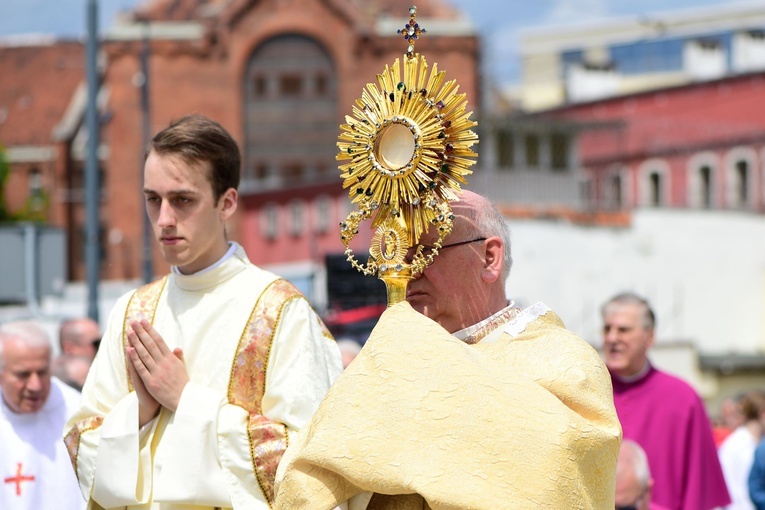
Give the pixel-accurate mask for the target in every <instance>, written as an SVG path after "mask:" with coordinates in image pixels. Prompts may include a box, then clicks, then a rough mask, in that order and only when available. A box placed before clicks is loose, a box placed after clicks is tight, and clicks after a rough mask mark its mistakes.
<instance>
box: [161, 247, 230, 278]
mask: <svg viewBox="0 0 765 510" xmlns="http://www.w3.org/2000/svg"><path fill="white" fill-rule="evenodd" d="M236 247H237V244H236V243H234V242H231V241H229V243H228V251H226V253H225V254H224V255H223V256H222V257H221V258H219V259H218V261H217V262H215V263H214V264H213V265H211V266H207V267H206V268H204V269H200V270H199V271H197V272H196V273H191V274H183V273H181V270H180V269H178V266H172V267H171V269H172V271H173V274H179V275H183V276H191V275H194V276H197V275H200V274H204V273H206V272H208V271H212V270H213V269H215V268H218V267H220V266H222V265H223V263H224V262H226V261H227V260H228V259H230V258H231V257H233V256H234V253H235V252H236Z"/></svg>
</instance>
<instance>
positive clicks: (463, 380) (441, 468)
mask: <svg viewBox="0 0 765 510" xmlns="http://www.w3.org/2000/svg"><path fill="white" fill-rule="evenodd" d="M452 209H453V213H454V224H453V230H452V232H451V234H450V235H449V236H448V237H447V238H446V240H445V243H444V246H442V248H441V250H440V252H439V254H438V256H437V257H436V258H435V260H434V261H433V263H432V264H431V265H429V266H428V267H427V268H426V269H425V270H424V271H423V272H422V273H421V274H419V275H417V276H416V277H415V278H414V280H412V281H410V282H409V285H408V289H407V292H406V301H402V302H400V303H397V304H395V305H393V306H391V307H389V308H388V309H387V310H386V311H385V312H384V313H383V315H382V317H381V318H380V320H379V321H378V323H377V325H376V327H375V328H374V330H373V331H372V333H371V335H370V337H369V339H368V340H367V342H366V343H365V344H364V348H363V349H362V350H361V352H360V353H359V355H358V356H357V357H356V359H355V360H354V362H353V363H352V364H351V365H350V366H349V367H348V368H347V369H346V370H345V372H344V373H343V375H341V376H340V378H339V379H338V380H337V382H336V383H335V385H334V386H333V387H332V389H331V390H330V392H329V393H328V395H327V397H326V399H325V400H324V402H323V403H322V404H321V406H320V407H319V409H318V411H317V412H316V414H315V416H314V418H313V420H312V421H311V423H310V425H309V426H306V427H305V428H304V429H303V430H302V431H301V433H300V434H299V435H298V437H297V439H296V440H295V441H294V442H293V443H291V445H290V448H289V449H288V450H287V453H286V455H285V458H284V460H283V463H282V464H281V465H280V466H279V470H278V473H277V496H276V505H275V508H276V509H290V510H301V509H311V510H327V509H332V508H334V507H335V506H336V505H338V504H340V503H342V504H344V505H346V504H347V505H348V507H349V508H351V509H360V508H367V509H382V508H385V509H393V508H396V509H410V508H411V509H422V508H433V509H441V508H444V509H445V508H472V509H497V508H515V509H535V510H536V509H539V508H561V509H563V508H577V509H603V510H611V509H612V508H613V507H614V487H615V485H614V484H615V471H616V458H617V455H618V449H619V441H620V435H621V430H620V428H619V423H618V420H617V417H616V413H615V410H614V406H613V399H612V393H611V385H610V380H609V377H608V372H607V370H606V367H605V365H604V364H603V362H602V361H601V359H600V357H599V355H598V354H597V352H596V351H595V350H594V349H593V348H592V347H591V346H590V345H588V344H587V343H586V342H584V341H583V340H582V339H580V338H578V337H577V336H576V335H574V334H573V333H571V332H570V331H568V330H566V329H565V328H564V326H563V324H562V322H561V320H560V319H559V318H558V316H557V315H555V313H554V312H553V311H552V310H550V309H549V308H548V307H547V306H545V305H544V304H542V303H537V304H536V305H533V306H531V307H529V308H527V309H524V310H521V309H518V308H517V307H515V305H514V303H513V302H512V301H509V300H508V299H507V297H506V293H505V280H506V278H507V276H508V274H509V272H510V265H511V262H512V258H511V256H510V236H509V231H508V228H507V224H506V223H505V220H504V218H503V216H502V214H501V213H500V212H499V211H498V210H497V208H496V207H495V206H494V205H493V204H492V203H491V202H490V201H489V200H488V199H486V198H485V197H483V196H480V195H477V194H475V193H471V192H469V191H465V192H463V193H462V194H461V196H460V199H459V201H455V202H453V205H452ZM436 239H437V236H436V233H435V232H434V231H433V230H431V231H429V232H427V233H426V234H425V235H424V236H423V237H422V238H421V239H420V242H421V243H422V247H423V250H426V251H427V250H430V246H432V244H433V242H434V241H435V240H436ZM415 249H416V248H415V247H413V248H411V249H410V254H409V255H408V256H407V257H408V259H409V260H411V253H412V252H413V251H414V250H415Z"/></svg>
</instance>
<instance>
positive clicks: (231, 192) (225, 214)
mask: <svg viewBox="0 0 765 510" xmlns="http://www.w3.org/2000/svg"><path fill="white" fill-rule="evenodd" d="M238 196H239V195H238V192H237V191H236V190H235V189H234V188H229V189H227V190H226V191H225V192H224V193H223V194H222V195H221V196H220V198H219V199H218V209H219V210H220V219H221V221H226V220H227V219H229V218H230V217H231V215H232V214H234V211H236V201H237V197H238Z"/></svg>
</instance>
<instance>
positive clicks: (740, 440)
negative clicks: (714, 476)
mask: <svg viewBox="0 0 765 510" xmlns="http://www.w3.org/2000/svg"><path fill="white" fill-rule="evenodd" d="M737 401H738V407H739V409H740V412H741V415H742V416H743V417H744V423H743V424H741V425H739V426H738V427H737V428H736V429H735V430H734V431H733V432H732V433H731V434H730V435H729V436H728V437H727V438H726V439H725V440H724V441H723V443H722V445H720V448H719V449H718V450H717V454H718V456H719V457H720V465H721V466H722V470H723V475H724V476H725V483H726V485H727V486H728V493H729V494H730V499H731V503H730V505H728V506H726V507H725V509H726V510H754V505H753V504H752V500H751V498H750V497H749V472H750V470H751V469H752V463H753V462H754V450H755V448H757V443H758V442H759V441H760V438H761V437H762V433H763V419H765V393H763V392H762V391H759V390H752V391H748V392H746V393H745V394H743V395H742V396H741V397H739V398H738V399H737Z"/></svg>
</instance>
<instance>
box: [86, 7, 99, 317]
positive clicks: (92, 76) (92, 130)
mask: <svg viewBox="0 0 765 510" xmlns="http://www.w3.org/2000/svg"><path fill="white" fill-rule="evenodd" d="M87 27H88V40H87V51H86V68H87V81H88V103H87V111H86V113H85V123H86V127H87V130H88V145H87V158H86V163H85V213H86V218H85V266H86V268H87V278H88V317H90V318H91V319H93V320H94V321H96V322H98V282H99V280H100V278H101V243H100V232H99V230H100V225H99V223H100V222H99V221H98V216H99V209H100V205H101V185H100V182H99V181H100V179H99V158H98V146H99V142H100V136H99V135H100V126H99V122H98V103H97V97H98V88H99V83H98V82H99V79H98V68H97V66H98V3H97V0H88V4H87Z"/></svg>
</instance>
